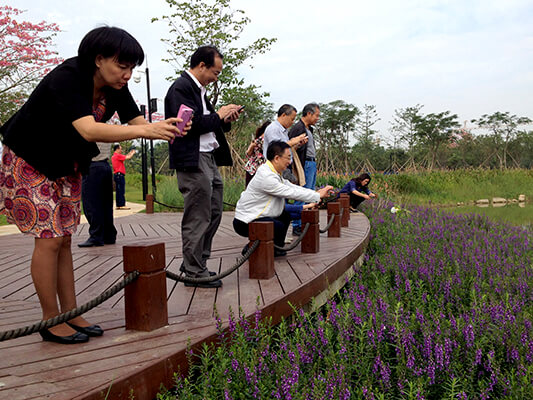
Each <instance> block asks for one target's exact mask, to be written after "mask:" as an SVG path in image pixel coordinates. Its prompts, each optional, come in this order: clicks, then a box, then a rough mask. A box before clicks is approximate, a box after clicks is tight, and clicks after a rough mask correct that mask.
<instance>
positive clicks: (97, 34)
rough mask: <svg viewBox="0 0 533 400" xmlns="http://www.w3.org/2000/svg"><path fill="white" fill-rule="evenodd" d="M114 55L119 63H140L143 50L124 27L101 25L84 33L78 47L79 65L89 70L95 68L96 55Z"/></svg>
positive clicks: (92, 70)
mask: <svg viewBox="0 0 533 400" xmlns="http://www.w3.org/2000/svg"><path fill="white" fill-rule="evenodd" d="M99 55H101V56H102V57H104V58H108V57H115V58H116V60H117V61H118V62H119V63H128V64H130V63H131V64H134V65H141V64H142V63H143V61H144V51H143V49H142V47H141V45H140V44H139V42H138V41H137V39H135V38H134V37H133V36H131V35H130V34H129V33H128V32H126V31H125V30H124V29H121V28H117V27H112V26H102V27H100V28H96V29H93V30H92V31H90V32H89V33H87V34H86V35H85V37H84V38H83V39H82V40H81V43H80V46H79V47H78V59H79V60H80V65H81V66H82V67H83V68H84V69H86V70H87V71H89V72H92V73H94V71H95V70H96V64H95V62H94V61H95V60H96V57H97V56H99Z"/></svg>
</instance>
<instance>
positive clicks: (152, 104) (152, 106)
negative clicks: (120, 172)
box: [133, 58, 157, 200]
mask: <svg viewBox="0 0 533 400" xmlns="http://www.w3.org/2000/svg"><path fill="white" fill-rule="evenodd" d="M139 72H143V73H144V74H145V75H146V95H147V99H148V122H149V123H152V113H154V112H156V111H157V99H152V98H151V96H150V71H149V70H148V58H147V59H146V68H145V70H144V71H139ZM133 80H134V81H135V82H136V83H139V82H140V81H141V77H140V75H137V76H135V77H134V78H133ZM145 110H146V108H145V107H144V106H143V105H141V112H142V113H143V115H144V116H145V115H146V113H145ZM146 145H147V143H146V139H141V149H142V153H141V154H142V175H143V177H142V186H143V200H146V194H147V193H148V162H147V158H148V154H147V153H148V151H147V149H146ZM150 169H151V170H152V194H153V195H154V197H155V190H156V182H155V158H154V141H153V140H152V139H150Z"/></svg>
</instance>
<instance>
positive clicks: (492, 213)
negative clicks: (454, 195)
mask: <svg viewBox="0 0 533 400" xmlns="http://www.w3.org/2000/svg"><path fill="white" fill-rule="evenodd" d="M446 210H447V211H450V212H452V213H455V214H478V215H485V216H486V217H487V218H489V219H490V220H491V221H494V222H503V223H507V224H511V225H515V226H529V227H533V205H532V204H531V203H528V204H526V205H525V207H519V206H518V205H517V204H511V205H506V206H504V207H477V206H462V207H450V208H449V209H446Z"/></svg>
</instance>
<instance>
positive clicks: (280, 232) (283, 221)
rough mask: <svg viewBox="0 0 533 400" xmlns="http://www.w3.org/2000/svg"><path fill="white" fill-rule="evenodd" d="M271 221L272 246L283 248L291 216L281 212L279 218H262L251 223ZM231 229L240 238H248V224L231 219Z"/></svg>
mask: <svg viewBox="0 0 533 400" xmlns="http://www.w3.org/2000/svg"><path fill="white" fill-rule="evenodd" d="M257 221H272V222H274V244H275V245H276V246H279V247H283V246H285V237H286V236H287V230H288V229H289V225H290V223H291V216H290V215H289V213H288V212H286V211H283V212H282V213H281V215H280V216H279V217H275V218H272V217H262V218H257V219H256V220H254V221H252V222H257ZM233 229H234V230H235V232H236V233H237V234H239V235H241V236H244V237H248V224H247V223H246V222H243V221H241V220H238V219H237V218H234V219H233Z"/></svg>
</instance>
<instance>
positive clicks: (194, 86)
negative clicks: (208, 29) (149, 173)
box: [165, 46, 242, 288]
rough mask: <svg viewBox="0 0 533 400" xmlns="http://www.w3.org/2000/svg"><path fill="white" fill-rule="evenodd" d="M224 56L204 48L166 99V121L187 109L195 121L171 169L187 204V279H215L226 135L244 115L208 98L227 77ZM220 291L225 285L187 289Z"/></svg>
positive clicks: (178, 144)
mask: <svg viewBox="0 0 533 400" xmlns="http://www.w3.org/2000/svg"><path fill="white" fill-rule="evenodd" d="M222 59H223V56H222V54H221V53H220V52H219V51H218V50H217V49H216V48H215V47H213V46H202V47H199V48H198V49H197V50H196V51H195V52H194V54H193V55H192V57H191V63H190V69H189V70H188V71H185V72H183V73H182V74H181V76H180V77H179V78H178V79H177V80H176V81H175V82H174V83H173V84H172V86H171V87H170V89H169V90H168V92H167V95H166V97H165V115H166V116H173V117H175V116H176V115H177V113H178V110H179V108H180V106H181V105H182V104H185V105H186V106H188V107H190V108H192V109H193V110H194V115H193V119H192V126H191V129H190V130H189V132H188V133H187V134H186V135H185V136H182V137H176V139H175V140H174V142H173V143H172V144H170V149H169V152H170V167H171V168H174V169H176V172H177V177H178V187H179V190H180V192H181V193H182V194H183V198H184V210H183V218H182V222H181V236H182V252H183V262H182V265H181V268H180V270H181V271H182V272H184V273H185V274H186V276H188V277H196V278H198V277H206V276H209V275H210V274H211V275H214V273H211V272H209V271H208V269H207V266H206V263H207V260H208V259H209V256H210V255H211V244H212V242H213V237H214V236H215V233H216V231H217V229H218V226H219V224H220V220H221V218H222V207H223V204H222V199H223V189H224V188H223V182H222V178H221V176H220V173H219V172H218V168H217V166H231V165H232V164H233V161H232V159H231V152H230V149H229V145H228V142H227V140H226V137H225V135H224V132H228V131H229V130H230V128H231V122H233V121H235V120H236V119H237V118H238V117H239V114H240V112H241V111H242V109H241V107H240V106H239V105H235V104H229V105H226V106H222V107H221V108H219V109H218V111H215V109H214V108H213V106H212V105H211V103H210V102H209V99H208V98H207V96H206V88H205V87H206V86H207V85H208V84H210V83H212V82H215V81H216V80H217V79H218V76H219V75H220V73H221V72H222ZM185 285H186V286H199V287H208V288H216V287H220V286H221V285H222V281H220V280H217V281H214V282H208V283H201V284H188V283H186V284H185Z"/></svg>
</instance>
